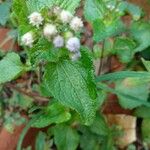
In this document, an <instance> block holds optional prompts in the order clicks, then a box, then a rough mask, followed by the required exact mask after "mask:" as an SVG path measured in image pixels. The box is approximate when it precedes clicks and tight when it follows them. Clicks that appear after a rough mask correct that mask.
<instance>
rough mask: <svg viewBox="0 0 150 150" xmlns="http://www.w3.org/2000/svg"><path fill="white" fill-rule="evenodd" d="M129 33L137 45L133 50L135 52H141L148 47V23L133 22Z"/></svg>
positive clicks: (149, 35) (149, 43)
mask: <svg viewBox="0 0 150 150" xmlns="http://www.w3.org/2000/svg"><path fill="white" fill-rule="evenodd" d="M130 33H131V35H132V36H133V38H135V40H136V41H137V42H138V44H139V46H138V47H137V48H135V50H134V51H135V52H139V51H142V50H144V49H146V48H148V47H149V46H150V38H149V37H150V23H148V22H141V21H140V22H133V24H132V26H131V29H130Z"/></svg>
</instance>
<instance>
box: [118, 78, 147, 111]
mask: <svg viewBox="0 0 150 150" xmlns="http://www.w3.org/2000/svg"><path fill="white" fill-rule="evenodd" d="M116 90H117V91H118V92H121V93H124V94H127V95H130V96H133V95H134V97H135V98H136V97H137V99H138V98H139V99H142V100H143V101H145V102H146V101H147V99H148V95H149V83H145V82H143V80H140V79H139V78H138V79H134V78H126V79H125V80H123V81H118V82H117V84H116ZM117 96H118V98H119V103H120V105H121V106H122V107H124V108H129V109H133V108H136V107H138V106H141V105H142V103H141V101H139V102H138V101H131V99H128V97H124V96H122V95H121V94H119V93H118V94H117Z"/></svg>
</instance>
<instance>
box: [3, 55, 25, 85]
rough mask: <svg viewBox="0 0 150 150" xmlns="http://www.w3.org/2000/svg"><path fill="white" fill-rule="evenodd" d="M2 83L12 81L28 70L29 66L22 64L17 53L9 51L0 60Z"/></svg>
mask: <svg viewBox="0 0 150 150" xmlns="http://www.w3.org/2000/svg"><path fill="white" fill-rule="evenodd" d="M0 70H1V72H0V84H1V83H5V82H8V81H11V80H13V79H15V78H17V77H18V76H19V75H21V74H22V73H24V72H25V71H26V70H27V66H25V65H24V64H22V62H21V61H20V57H19V55H18V54H16V53H13V52H12V53H8V54H7V55H6V56H5V57H4V58H3V59H2V60H1V61H0Z"/></svg>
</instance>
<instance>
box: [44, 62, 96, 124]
mask: <svg viewBox="0 0 150 150" xmlns="http://www.w3.org/2000/svg"><path fill="white" fill-rule="evenodd" d="M45 70H46V72H45V75H44V83H45V85H46V87H47V89H48V90H49V92H50V93H51V94H52V95H53V96H54V98H56V99H57V100H58V101H60V102H61V103H62V104H64V105H66V106H68V107H71V108H73V109H75V110H76V111H77V112H78V113H80V115H81V117H82V118H83V120H84V122H85V123H86V124H90V123H91V122H92V120H93V118H94V115H95V103H96V98H97V95H96V93H95V91H94V90H93V91H94V93H93V94H91V92H93V91H91V87H89V82H91V83H92V82H93V81H91V79H90V78H88V72H87V71H86V69H85V68H84V67H83V66H81V64H79V63H73V62H70V61H67V60H66V61H61V62H58V63H57V64H56V63H49V64H48V65H47V66H46V69H45Z"/></svg>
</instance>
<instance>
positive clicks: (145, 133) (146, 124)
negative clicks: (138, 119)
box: [142, 118, 150, 144]
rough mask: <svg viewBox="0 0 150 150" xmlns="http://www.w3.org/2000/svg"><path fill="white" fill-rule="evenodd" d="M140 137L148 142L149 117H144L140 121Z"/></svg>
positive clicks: (149, 139)
mask: <svg viewBox="0 0 150 150" xmlns="http://www.w3.org/2000/svg"><path fill="white" fill-rule="evenodd" d="M142 138H143V140H144V142H146V143H148V144H150V118H147V119H144V120H143V122H142Z"/></svg>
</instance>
